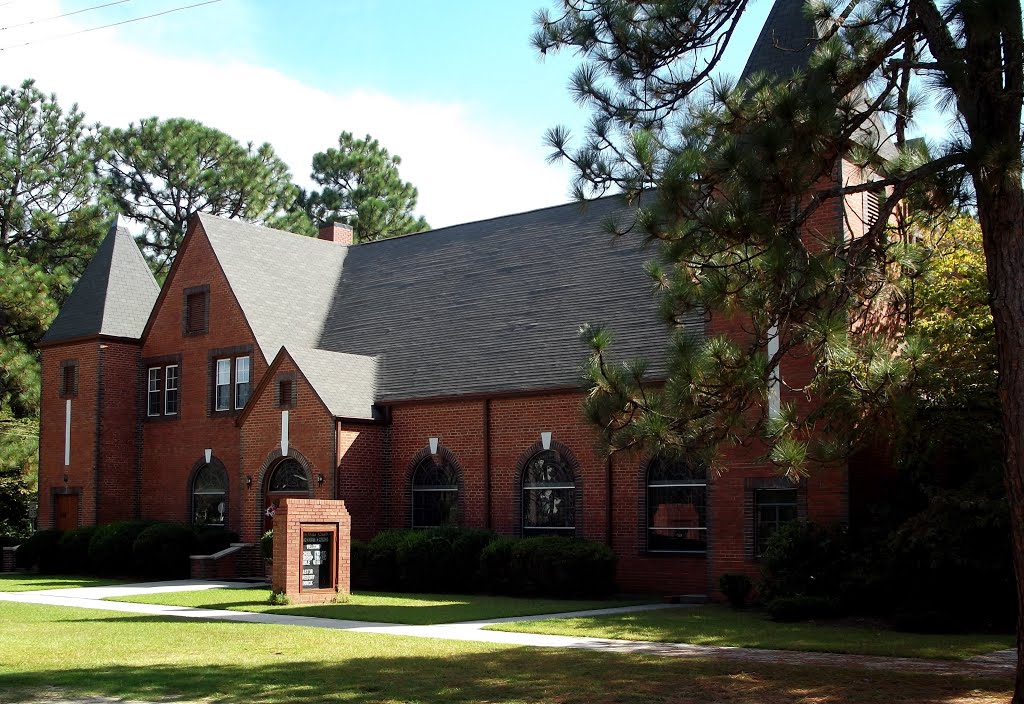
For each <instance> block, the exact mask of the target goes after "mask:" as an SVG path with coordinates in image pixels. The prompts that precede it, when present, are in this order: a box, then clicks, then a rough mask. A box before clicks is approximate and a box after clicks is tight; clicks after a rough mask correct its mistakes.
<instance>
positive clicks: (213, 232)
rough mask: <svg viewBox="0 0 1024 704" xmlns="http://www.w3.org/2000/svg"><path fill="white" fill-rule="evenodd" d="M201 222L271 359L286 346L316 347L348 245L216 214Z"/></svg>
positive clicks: (298, 347) (232, 288)
mask: <svg viewBox="0 0 1024 704" xmlns="http://www.w3.org/2000/svg"><path fill="white" fill-rule="evenodd" d="M199 222H200V224H201V225H202V227H203V230H204V231H205V232H206V236H207V238H208V239H209V240H210V245H211V246H212V247H213V250H214V252H215V253H216V255H217V259H218V260H219V261H220V265H221V267H222V268H223V269H224V274H225V276H227V279H228V283H229V284H230V285H231V290H232V291H233V292H234V294H235V298H237V299H238V304H239V305H240V306H241V307H242V310H243V311H244V312H245V317H246V318H247V319H248V321H249V325H250V326H251V327H252V331H253V334H254V335H255V336H256V342H257V344H259V346H260V349H261V350H262V351H263V356H264V357H265V358H266V359H267V361H270V360H272V359H274V357H276V356H277V352H278V350H280V349H281V347H282V346H284V345H286V344H287V345H288V349H289V350H295V349H300V348H309V347H315V346H316V341H317V340H318V339H319V338H320V333H321V326H322V325H323V321H324V319H325V317H326V316H327V311H328V309H329V308H330V306H331V305H332V304H333V303H334V289H335V288H336V284H337V281H338V277H339V276H340V275H341V269H342V265H343V264H344V262H345V254H346V252H347V251H348V247H345V246H343V245H339V244H336V243H334V242H326V241H324V240H318V239H317V238H315V237H303V236H302V235H295V234H292V233H290V232H284V231H282V230H272V229H270V228H267V227H260V226H259V225H250V224H248V223H244V222H238V221H237V220H226V219H224V218H219V217H215V216H212V215H205V214H200V215H199Z"/></svg>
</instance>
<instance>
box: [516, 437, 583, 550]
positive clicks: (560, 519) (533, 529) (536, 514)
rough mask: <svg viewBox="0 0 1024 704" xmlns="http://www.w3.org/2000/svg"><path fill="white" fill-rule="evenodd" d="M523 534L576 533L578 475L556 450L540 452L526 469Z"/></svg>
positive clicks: (524, 473)
mask: <svg viewBox="0 0 1024 704" xmlns="http://www.w3.org/2000/svg"><path fill="white" fill-rule="evenodd" d="M522 492H523V533H524V534H526V535H537V534H543V533H551V534H555V535H573V533H574V532H575V529H576V478H575V476H574V475H573V472H572V469H571V468H570V467H569V465H568V464H567V463H566V461H565V460H564V459H563V458H562V456H561V455H559V454H558V453H557V452H555V451H554V450H544V451H542V452H538V453H537V454H536V455H534V456H533V457H531V458H530V461H529V462H527V464H526V469H525V470H524V471H523V489H522Z"/></svg>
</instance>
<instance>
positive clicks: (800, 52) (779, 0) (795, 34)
mask: <svg viewBox="0 0 1024 704" xmlns="http://www.w3.org/2000/svg"><path fill="white" fill-rule="evenodd" d="M806 2H807V0H775V4H774V5H773V6H772V10H771V12H770V13H769V14H768V18H767V19H766V20H765V21H764V26H763V27H762V28H761V33H760V34H759V35H758V37H757V41H755V42H754V48H753V49H751V50H750V56H749V57H748V58H747V63H746V64H745V65H744V67H743V72H742V73H741V74H740V80H741V81H743V80H746V79H747V78H749V77H750V76H751V75H752V74H754V73H755V72H758V71H764V72H766V73H769V74H772V75H774V76H777V77H779V78H788V77H789V76H791V75H792V74H793V72H794V71H796V70H798V69H800V68H803V67H804V66H806V65H807V64H808V62H809V61H810V59H811V54H812V53H813V52H814V47H815V45H816V44H817V41H818V39H819V38H820V36H821V33H820V31H819V28H818V27H817V26H815V23H814V22H813V21H812V20H811V19H809V18H808V17H807V16H806V15H805V14H804V6H805V5H806ZM857 99H858V100H860V101H864V100H865V96H864V95H858V96H857ZM854 141H856V142H858V143H860V144H862V145H864V146H866V147H869V148H872V149H877V150H878V155H879V156H880V157H881V158H882V159H886V160H888V159H892V158H893V157H895V156H896V147H895V146H894V145H893V143H892V141H891V139H890V136H889V130H887V129H886V128H885V125H884V124H883V122H882V121H881V118H880V117H879V116H878V115H877V114H872V115H871V116H870V117H869V118H868V120H867V122H866V124H864V125H862V126H861V128H860V129H859V130H857V133H856V135H855V136H854Z"/></svg>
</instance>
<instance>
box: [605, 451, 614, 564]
mask: <svg viewBox="0 0 1024 704" xmlns="http://www.w3.org/2000/svg"><path fill="white" fill-rule="evenodd" d="M604 476H605V485H606V486H607V487H608V491H607V492H605V499H606V504H605V509H604V510H605V543H607V544H608V547H611V546H612V531H613V529H614V522H613V520H612V506H614V505H615V502H614V500H613V495H614V493H615V489H614V487H613V484H612V455H608V459H606V460H605V462H604Z"/></svg>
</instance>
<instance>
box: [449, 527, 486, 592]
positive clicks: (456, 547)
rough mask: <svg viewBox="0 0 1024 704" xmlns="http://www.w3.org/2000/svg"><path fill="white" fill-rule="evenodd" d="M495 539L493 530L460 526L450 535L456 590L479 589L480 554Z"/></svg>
mask: <svg viewBox="0 0 1024 704" xmlns="http://www.w3.org/2000/svg"><path fill="white" fill-rule="evenodd" d="M440 530H442V531H443V530H445V529H440ZM497 539H498V534H497V533H495V532H494V531H490V530H480V529H478V528H462V529H460V530H458V532H456V533H455V534H454V535H453V536H452V541H451V543H452V573H453V574H454V575H456V577H457V580H456V584H455V588H456V589H457V590H463V589H472V590H473V591H477V590H479V589H480V556H481V554H482V553H483V551H484V550H485V549H486V548H487V546H488V545H490V544H491V543H493V542H494V541H495V540H497Z"/></svg>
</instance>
